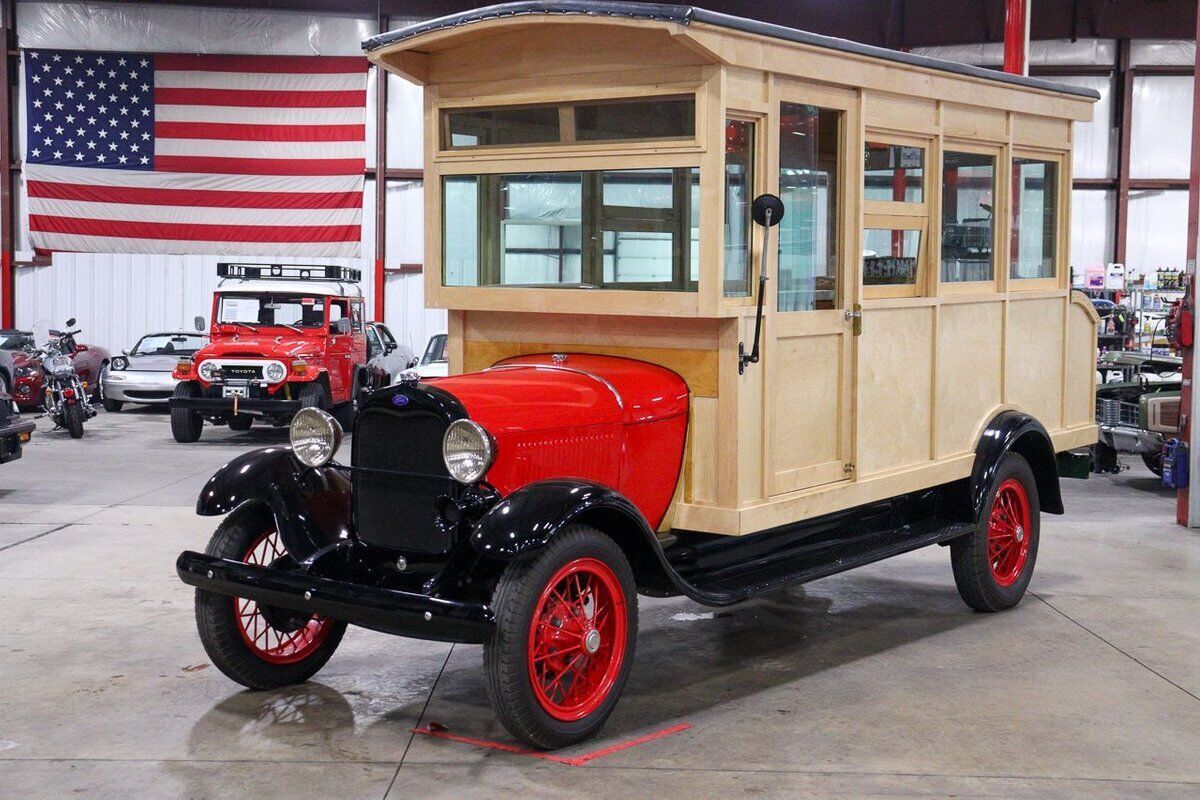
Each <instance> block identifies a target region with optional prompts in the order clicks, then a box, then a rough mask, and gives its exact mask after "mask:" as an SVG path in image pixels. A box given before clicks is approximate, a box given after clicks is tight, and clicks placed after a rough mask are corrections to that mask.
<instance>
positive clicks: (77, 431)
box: [63, 403, 84, 439]
mask: <svg viewBox="0 0 1200 800" xmlns="http://www.w3.org/2000/svg"><path fill="white" fill-rule="evenodd" d="M83 420H84V410H83V406H81V405H80V404H79V403H73V404H71V405H69V406H67V407H66V408H64V409H63V427H64V428H66V429H67V433H69V434H71V438H72V439H82V438H83Z"/></svg>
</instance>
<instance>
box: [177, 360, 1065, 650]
mask: <svg viewBox="0 0 1200 800" xmlns="http://www.w3.org/2000/svg"><path fill="white" fill-rule="evenodd" d="M397 394H406V395H407V396H408V398H409V399H408V401H407V402H406V404H408V405H415V404H418V403H422V402H424V403H426V408H429V407H432V406H433V405H440V407H441V408H442V409H443V410H444V411H445V410H446V409H449V411H448V412H447V413H449V414H450V415H452V416H453V417H454V418H458V417H462V416H466V413H465V411H464V410H463V409H462V406H461V404H459V403H458V402H457V400H456V399H455V398H453V397H452V396H451V395H449V394H448V393H446V392H444V391H442V390H439V389H436V388H435V387H433V386H432V385H426V384H399V385H396V386H390V387H387V388H385V389H381V390H378V391H376V392H374V393H373V394H371V395H370V396H369V397H368V398H367V400H366V403H365V406H364V407H370V406H374V405H380V406H391V405H392V398H393V397H394V396H395V395H397ZM1009 452H1015V453H1019V454H1021V455H1022V456H1024V458H1025V459H1026V460H1027V461H1028V462H1029V463H1030V466H1031V467H1032V469H1033V472H1034V475H1035V476H1036V480H1037V488H1038V495H1039V500H1040V505H1041V509H1042V510H1043V511H1046V512H1049V513H1052V514H1061V513H1063V505H1062V496H1061V493H1060V490H1059V482H1058V471H1057V467H1056V454H1055V452H1054V448H1053V444H1052V443H1051V440H1050V437H1049V435H1048V434H1047V433H1046V431H1045V429H1044V428H1043V427H1042V425H1041V424H1040V423H1038V422H1037V420H1035V419H1033V418H1032V417H1030V416H1028V415H1026V414H1021V413H1017V412H1013V411H1005V412H1002V413H1001V414H999V415H998V416H996V417H995V418H994V419H993V420H992V421H991V423H990V424H989V425H988V427H987V428H986V430H985V431H984V433H983V435H982V437H981V438H980V441H979V443H978V446H977V448H976V453H975V464H974V468H973V471H972V475H971V477H970V478H967V479H963V480H959V481H955V482H953V483H947V484H943V485H941V486H937V487H934V488H931V489H926V490H923V491H919V492H914V493H911V494H905V495H900V496H898V497H893V498H889V499H887V500H882V501H878V502H875V503H870V504H867V505H864V506H859V507H857V508H852V509H849V510H846V511H840V512H836V513H833V514H827V515H824V516H821V517H817V518H813V519H808V520H804V521H801V522H797V523H794V524H791V525H787V526H784V527H781V528H776V529H773V530H769V531H763V532H760V533H756V534H752V535H749V536H741V537H727V536H716V535H712V534H704V533H699V532H692V531H681V530H674V531H672V532H671V534H670V535H669V536H665V537H663V538H660V536H659V535H658V534H656V533H655V531H653V530H652V529H651V528H650V526H649V525H648V524H647V522H646V519H645V518H644V517H643V516H642V515H641V513H640V512H639V511H638V509H637V508H636V507H635V506H634V505H633V504H632V503H631V502H630V501H629V500H628V499H626V498H625V497H623V496H621V495H620V494H619V493H618V492H616V491H615V490H613V489H611V488H608V487H605V486H601V485H598V484H593V483H587V482H584V481H580V480H546V481H540V482H536V483H532V484H529V485H527V486H524V487H522V488H520V489H518V490H516V491H514V492H512V493H511V494H509V495H508V496H507V497H501V496H500V495H499V494H498V493H497V492H496V491H495V490H494V489H492V488H491V487H490V486H488V485H487V484H486V483H481V484H478V485H475V486H469V487H464V488H463V489H462V490H461V491H459V492H458V495H457V497H449V496H447V497H446V498H444V499H443V501H442V502H441V518H440V519H439V521H438V524H440V525H445V526H449V528H450V529H451V530H452V531H453V542H454V544H453V546H452V548H451V549H450V551H449V552H448V553H447V554H445V555H444V556H433V557H431V556H429V555H428V554H413V553H405V552H403V551H398V550H393V549H390V548H382V547H377V546H371V545H368V544H366V543H365V542H363V541H362V540H360V539H359V538H358V536H357V535H356V534H355V531H354V520H353V514H352V504H351V481H350V478H349V474H350V471H351V469H352V468H351V467H346V466H342V465H338V464H330V465H328V466H325V467H321V468H316V469H310V468H307V467H304V466H302V465H301V464H300V463H299V462H298V461H297V460H296V459H295V458H294V457H293V456H292V453H291V449H290V448H289V447H286V446H276V447H267V448H263V449H259V450H254V451H251V452H249V453H246V454H244V455H242V456H240V457H238V458H236V459H234V460H233V461H231V462H230V463H229V464H227V465H226V466H224V467H223V468H222V469H221V470H219V471H218V472H217V473H216V474H215V475H213V476H212V478H210V479H209V481H208V483H207V484H206V485H205V487H204V488H203V490H202V491H201V494H200V497H199V499H198V501H197V505H196V510H197V513H199V514H201V515H206V516H215V515H221V514H226V513H229V512H231V511H234V510H235V509H237V508H238V507H239V506H241V505H243V504H245V503H259V504H262V505H265V506H267V507H268V508H269V509H270V511H271V513H272V514H273V515H274V517H275V521H276V524H277V526H278V530H279V534H280V536H281V538H282V539H283V542H284V544H285V545H286V547H287V549H288V551H289V554H290V555H291V556H292V559H289V560H288V561H287V562H286V565H283V566H279V565H276V566H255V565H249V564H244V563H241V562H237V561H232V560H229V559H222V558H218V557H215V556H210V555H205V554H202V553H196V552H192V551H185V552H184V553H182V554H180V556H179V558H178V560H177V562H176V571H177V573H178V574H179V577H180V578H181V579H182V580H183V581H184V582H185V583H187V584H190V585H192V586H196V587H197V588H200V589H205V590H208V591H212V592H216V593H218V594H225V595H229V596H235V597H243V598H248V599H253V600H256V601H258V602H260V603H263V604H265V605H268V606H274V607H277V608H284V609H289V610H294V611H301V612H306V613H314V614H320V615H324V616H328V617H331V618H334V619H340V620H344V621H346V622H348V623H351V624H355V625H360V626H362V627H365V628H371V629H373V630H378V631H383V632H386V633H393V634H398V635H403V636H409V637H413V638H419V639H430V640H436V641H448V642H465V643H480V642H485V641H487V640H488V639H489V638H490V637H491V635H492V630H493V627H494V624H495V615H494V612H493V610H492V608H491V605H490V603H491V593H492V589H493V587H494V585H495V581H496V579H497V578H498V576H499V575H500V573H501V572H502V571H503V570H504V568H505V566H506V564H507V563H509V562H511V561H515V560H518V559H526V558H530V557H532V556H533V555H534V554H536V553H537V552H538V551H540V550H541V549H542V548H544V547H545V546H546V545H547V544H548V543H549V542H550V541H551V540H552V539H553V538H554V537H555V536H557V535H558V534H559V533H560V532H561V531H563V530H564V529H565V528H567V527H568V526H570V525H573V524H587V525H592V526H594V527H596V528H598V529H600V530H602V531H603V532H605V533H606V534H607V535H608V536H610V537H612V538H613V540H614V541H616V543H617V544H618V545H619V546H620V547H621V548H622V550H623V551H624V552H625V553H626V555H627V557H628V558H629V561H630V564H631V566H632V568H633V571H634V575H635V578H636V581H637V584H638V590H639V592H640V593H642V594H646V595H650V596H660V597H661V596H672V595H680V594H682V595H686V596H687V597H689V598H691V599H693V600H695V601H697V602H700V603H703V604H706V605H713V606H721V605H728V604H731V603H736V602H740V601H742V600H745V599H748V598H750V597H753V596H755V595H758V594H762V593H765V592H769V591H773V590H775V589H778V588H782V587H783V586H787V585H790V584H795V583H803V582H806V581H811V580H815V579H817V578H821V577H825V576H828V575H832V574H835V573H838V572H842V571H844V570H847V569H851V568H854V567H857V566H862V565H864V564H868V563H871V562H873V561H878V560H880V559H883V558H888V557H890V556H893V555H898V554H900V553H904V552H907V551H910V550H914V549H917V548H919V547H924V546H927V545H931V544H943V545H944V544H948V543H949V542H950V541H952V540H953V539H955V538H957V537H959V536H961V535H964V534H966V533H969V532H971V531H973V530H976V528H977V526H978V525H979V524H980V523H981V520H982V517H983V514H984V512H985V509H986V503H987V498H988V497H989V496H990V494H991V492H992V489H993V486H994V484H995V481H996V473H997V469H998V467H999V464H1000V462H1001V460H1002V459H1003V457H1004V456H1005V454H1007V453H1009ZM396 479H397V480H404V478H403V477H402V476H397V478H396ZM399 560H402V561H404V568H403V570H401V569H400V568H398V566H397V562H398V561H399Z"/></svg>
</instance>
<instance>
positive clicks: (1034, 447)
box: [970, 411, 1063, 522]
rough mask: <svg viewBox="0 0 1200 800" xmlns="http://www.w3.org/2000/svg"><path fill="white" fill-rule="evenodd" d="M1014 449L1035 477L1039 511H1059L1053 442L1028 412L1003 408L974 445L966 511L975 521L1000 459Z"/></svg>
mask: <svg viewBox="0 0 1200 800" xmlns="http://www.w3.org/2000/svg"><path fill="white" fill-rule="evenodd" d="M1009 452H1013V453H1018V454H1019V455H1021V456H1022V457H1024V459H1025V460H1026V461H1028V462H1029V466H1030V468H1032V469H1033V475H1034V478H1035V479H1036V481H1037V490H1038V500H1039V502H1040V504H1041V509H1042V511H1045V512H1047V513H1050V514H1062V513H1063V502H1062V492H1061V490H1060V488H1059V484H1058V463H1057V461H1056V460H1055V454H1054V443H1053V442H1052V441H1051V439H1050V434H1048V433H1046V429H1045V428H1044V427H1042V424H1041V423H1040V422H1038V421H1037V420H1036V419H1034V418H1033V417H1031V416H1029V415H1028V414H1022V413H1020V412H1018V411H1004V412H1002V413H1000V414H998V415H997V416H996V418H995V419H993V420H992V421H991V422H990V423H988V426H987V428H986V429H985V430H984V432H983V436H982V437H980V439H979V444H978V445H976V447H975V466H974V468H973V469H972V471H971V485H970V513H971V515H972V518H973V519H974V520H975V521H976V522H978V521H980V520H981V519H983V513H984V510H985V509H986V507H987V500H988V498H989V497H990V496H991V494H992V491H993V489H994V488H995V487H994V484H995V481H996V470H997V469H998V468H999V466H1000V460H1001V459H1002V458H1004V456H1005V455H1006V454H1007V453H1009Z"/></svg>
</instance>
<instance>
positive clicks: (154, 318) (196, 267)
mask: <svg viewBox="0 0 1200 800" xmlns="http://www.w3.org/2000/svg"><path fill="white" fill-rule="evenodd" d="M376 32H377V31H376V25H375V22H374V21H373V20H372V19H365V18H357V17H352V16H338V15H316V14H306V13H299V12H287V11H273V10H230V9H215V8H193V7H179V6H171V5H167V4H156V5H152V6H151V5H132V4H121V3H47V2H21V3H20V4H19V5H18V7H17V35H18V38H19V41H20V44H21V46H22V47H23V48H36V47H57V48H80V49H94V50H127V51H147V52H189V53H196V52H200V53H267V54H273V55H359V54H361V53H362V49H361V42H362V40H363V39H364V38H366V37H368V36H371V35H374V34H375V33H376ZM18 86H19V87H23V86H24V81H23V80H22V81H21V82H20V83H19V84H18ZM367 86H368V90H367V119H368V130H367V135H366V141H365V143H364V150H365V153H364V155H365V156H366V158H367V164H368V165H369V166H374V162H375V153H374V142H375V132H374V122H375V112H374V108H375V78H374V70H373V69H372V74H371V76H370V78H369V80H368V84H367ZM388 94H389V102H388V165H389V166H391V167H400V168H419V167H420V166H421V165H422V163H423V159H422V151H421V147H422V144H421V115H422V108H421V88H420V87H419V86H414V85H413V84H410V83H408V82H407V81H404V80H403V79H401V78H398V77H396V76H389V84H388ZM18 108H20V109H21V117H20V119H18V120H17V123H18V129H19V134H18V135H19V137H20V148H21V150H20V152H22V153H23V152H24V147H25V144H24V132H25V125H24V108H25V103H24V99H23V98H21V99H20V101H19V102H18ZM17 202H18V209H17V215H18V225H19V228H18V231H17V247H18V259H20V260H28V259H30V258H31V257H32V255H33V253H32V252H31V251H29V249H28V237H27V231H26V230H25V227H26V220H25V193H24V185H23V181H22V186H21V188H20V192H19V196H18V198H17ZM423 208H424V202H423V191H422V186H421V183H420V182H419V181H404V182H394V183H392V184H390V185H389V187H388V213H387V253H388V256H387V261H386V264H385V266H387V267H389V268H390V269H393V270H394V269H396V268H398V267H399V265H400V264H419V263H421V262H422V261H423V256H424V254H423V234H422V232H423V229H424V228H423ZM374 251H375V185H374V182H373V181H366V182H365V186H364V197H363V236H362V255H361V257H359V258H356V259H321V260H320V263H334V264H342V265H347V266H355V267H358V268H360V269H361V270H362V271H363V277H364V280H363V284H362V285H363V291H364V294H365V295H366V297H367V308H368V309H372V310H373V308H374V305H373V297H374V293H375V287H374V286H373V282H374V281H373V275H374V263H375V256H374ZM233 260H241V261H251V262H253V261H271V262H275V263H303V262H304V261H305V260H306V259H302V258H279V257H270V258H264V257H257V258H256V257H255V256H254V255H253V254H233V253H231V254H229V255H228V256H167V255H162V256H129V255H112V254H89V253H56V254H54V256H53V263H52V265H51V266H48V267H24V268H19V269H18V270H17V271H16V322H17V325H18V326H19V327H25V328H28V327H31V326H33V325H35V324H37V323H39V322H43V321H44V322H46V323H48V324H50V325H52V326H58V325H60V324H61V323H63V322H64V321H65V320H66V319H67V317H70V316H75V317H77V318H78V320H79V324H80V326H81V327H82V328H83V330H84V335H83V337H82V338H83V340H84V341H86V342H89V343H93V344H98V345H101V346H103V347H107V348H108V349H110V350H112V351H114V352H117V351H120V350H121V349H122V348H126V347H129V346H130V345H132V344H133V343H134V341H136V339H137V337H139V336H140V335H142V334H143V333H145V332H147V331H150V330H156V329H171V328H182V329H185V330H187V329H191V326H192V319H193V318H194V317H195V316H197V315H200V316H203V317H204V318H205V319H206V320H207V319H208V318H209V316H210V313H211V308H212V291H213V288H214V287H215V286H216V264H217V262H218V261H233ZM0 291H2V289H0ZM385 298H386V302H387V306H386V308H387V312H386V318H385V320H384V321H385V322H387V324H388V325H389V326H390V327H391V328H392V330H393V332H395V334H396V336H397V338H399V339H400V340H401V341H404V342H407V343H409V344H410V345H411V346H412V347H413V349H414V350H416V351H418V352H419V351H420V350H421V349H423V348H424V345H425V342H426V341H427V340H428V338H429V337H430V336H431V335H433V334H434V333H439V332H441V331H444V330H445V327H446V315H445V312H444V311H442V310H426V309H425V308H424V286H423V278H422V276H421V275H420V274H419V273H405V274H401V273H398V272H389V273H388V275H387V279H386V288H385Z"/></svg>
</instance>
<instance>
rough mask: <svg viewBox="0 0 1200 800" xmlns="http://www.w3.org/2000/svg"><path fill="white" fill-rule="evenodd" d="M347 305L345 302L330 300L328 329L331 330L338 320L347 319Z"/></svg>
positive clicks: (348, 311) (348, 314) (348, 313)
mask: <svg viewBox="0 0 1200 800" xmlns="http://www.w3.org/2000/svg"><path fill="white" fill-rule="evenodd" d="M349 305H350V304H349V303H347V302H346V301H345V300H331V301H330V302H329V328H330V330H332V329H333V326H334V324H335V323H337V321H338V320H340V319H348V318H349V316H350V309H349Z"/></svg>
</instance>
